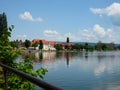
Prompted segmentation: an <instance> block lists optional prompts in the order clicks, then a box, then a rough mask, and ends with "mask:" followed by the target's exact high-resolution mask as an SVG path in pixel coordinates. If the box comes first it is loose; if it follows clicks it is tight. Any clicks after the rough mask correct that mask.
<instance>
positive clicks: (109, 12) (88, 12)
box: [0, 0, 120, 43]
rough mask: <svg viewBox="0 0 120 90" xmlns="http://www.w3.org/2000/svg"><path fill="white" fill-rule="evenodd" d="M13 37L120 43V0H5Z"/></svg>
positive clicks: (2, 5)
mask: <svg viewBox="0 0 120 90" xmlns="http://www.w3.org/2000/svg"><path fill="white" fill-rule="evenodd" d="M2 12H5V13H6V15H7V20H8V24H9V25H11V24H13V25H14V26H15V29H14V30H13V32H12V37H11V38H10V39H11V40H16V39H18V40H23V41H24V40H25V39H29V40H33V39H35V38H38V39H46V40H53V41H66V37H69V38H70V41H71V42H74V41H77V42H98V41H102V42H108V43H109V42H115V43H120V0H34V1H33V0H3V1H1V3H0V13H2Z"/></svg>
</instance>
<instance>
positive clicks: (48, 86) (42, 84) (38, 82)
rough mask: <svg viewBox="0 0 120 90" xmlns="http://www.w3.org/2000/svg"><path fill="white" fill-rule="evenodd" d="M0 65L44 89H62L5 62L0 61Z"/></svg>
mask: <svg viewBox="0 0 120 90" xmlns="http://www.w3.org/2000/svg"><path fill="white" fill-rule="evenodd" d="M0 66H2V67H3V68H6V69H8V70H10V71H12V72H14V73H15V74H17V75H19V76H21V77H23V78H25V79H27V80H29V81H30V82H32V83H34V84H36V85H38V86H40V87H42V88H43V89H45V90H63V89H62V88H60V87H57V86H55V85H52V84H50V83H47V82H45V81H42V80H40V79H38V78H35V77H33V76H31V75H29V74H26V73H23V72H21V71H18V70H16V69H14V68H12V67H10V66H7V65H5V64H2V63H0Z"/></svg>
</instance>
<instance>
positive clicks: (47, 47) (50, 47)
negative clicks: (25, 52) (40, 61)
mask: <svg viewBox="0 0 120 90" xmlns="http://www.w3.org/2000/svg"><path fill="white" fill-rule="evenodd" d="M40 41H42V43H43V50H46V51H47V50H56V49H55V48H54V45H55V44H56V42H54V41H47V40H44V39H42V40H40V39H33V40H32V42H31V46H32V45H33V44H34V43H38V46H37V47H36V50H38V49H39V42H40Z"/></svg>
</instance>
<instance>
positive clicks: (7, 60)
mask: <svg viewBox="0 0 120 90" xmlns="http://www.w3.org/2000/svg"><path fill="white" fill-rule="evenodd" d="M13 28H14V26H13V25H11V26H10V27H9V28H8V27H7V18H6V14H5V13H3V14H0V63H3V64H6V65H8V66H11V67H13V68H15V69H18V70H20V71H22V72H25V73H28V74H31V75H32V76H35V77H37V76H40V77H41V78H43V75H44V74H45V73H46V72H47V70H46V69H44V68H40V69H38V70H37V71H35V72H33V64H32V61H31V60H30V59H25V60H23V62H19V63H16V62H15V61H14V60H15V59H16V58H18V56H19V55H20V54H21V53H20V50H13V48H12V46H11V43H10V40H9V37H11V32H12V30H13ZM3 72H6V70H5V69H3ZM4 79H6V80H7V79H8V86H6V87H8V90H33V88H34V85H33V84H32V83H30V82H28V81H27V80H25V79H23V78H21V77H19V76H17V75H15V74H13V73H12V72H8V73H4ZM5 85H6V84H5Z"/></svg>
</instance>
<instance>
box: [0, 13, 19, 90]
mask: <svg viewBox="0 0 120 90" xmlns="http://www.w3.org/2000/svg"><path fill="white" fill-rule="evenodd" d="M13 28H14V26H13V25H11V26H10V27H9V28H8V27H7V18H6V15H5V13H3V14H0V62H2V63H3V64H6V65H9V66H11V67H12V66H13V62H14V60H15V58H17V57H18V55H19V54H20V52H19V50H16V51H15V50H13V48H12V47H11V44H10V41H9V37H10V36H11V32H12V29H13ZM3 72H4V80H6V81H7V79H8V75H7V71H6V70H5V69H3ZM5 87H8V84H7V83H6V82H5ZM5 89H6V90H7V88H5Z"/></svg>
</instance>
